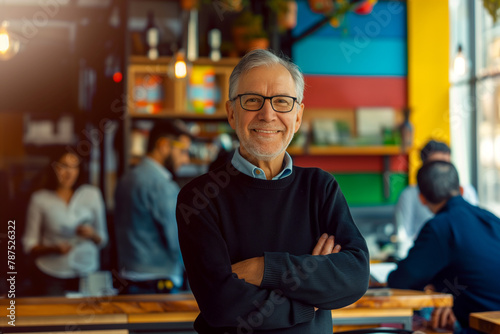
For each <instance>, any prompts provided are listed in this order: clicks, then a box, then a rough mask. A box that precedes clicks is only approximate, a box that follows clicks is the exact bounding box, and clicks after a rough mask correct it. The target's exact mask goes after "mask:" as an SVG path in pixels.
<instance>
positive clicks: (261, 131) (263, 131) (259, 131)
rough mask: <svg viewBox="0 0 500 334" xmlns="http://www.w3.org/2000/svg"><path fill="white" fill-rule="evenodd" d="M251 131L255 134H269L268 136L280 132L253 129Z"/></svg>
mask: <svg viewBox="0 0 500 334" xmlns="http://www.w3.org/2000/svg"><path fill="white" fill-rule="evenodd" d="M253 131H255V132H257V133H269V134H272V133H278V132H280V130H257V129H253Z"/></svg>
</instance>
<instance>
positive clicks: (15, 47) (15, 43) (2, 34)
mask: <svg viewBox="0 0 500 334" xmlns="http://www.w3.org/2000/svg"><path fill="white" fill-rule="evenodd" d="M7 26H8V22H7V21H3V22H2V24H1V25H0V60H9V59H10V58H12V57H14V56H15V55H16V54H17V53H18V52H19V48H20V45H21V43H20V42H19V40H17V39H15V38H12V35H11V34H9V31H8V30H7Z"/></svg>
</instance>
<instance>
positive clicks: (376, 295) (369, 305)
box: [332, 288, 453, 329]
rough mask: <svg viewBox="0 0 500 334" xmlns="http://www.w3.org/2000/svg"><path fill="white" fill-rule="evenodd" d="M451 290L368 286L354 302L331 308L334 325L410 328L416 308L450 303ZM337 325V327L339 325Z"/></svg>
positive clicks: (451, 299) (447, 305) (442, 305)
mask: <svg viewBox="0 0 500 334" xmlns="http://www.w3.org/2000/svg"><path fill="white" fill-rule="evenodd" d="M451 306H453V296H452V295H450V294H443V293H436V292H423V291H414V290H399V289H385V288H384V289H370V290H368V291H367V293H366V294H365V295H364V296H363V297H362V298H361V299H360V300H358V301H357V302H355V303H354V304H351V305H349V306H347V307H344V308H342V309H338V310H333V311H332V318H333V324H334V326H337V325H339V326H344V325H372V326H376V325H380V324H387V323H399V324H402V325H403V328H405V329H411V327H412V317H413V312H414V311H415V310H419V309H422V308H425V307H451ZM338 329H340V328H338Z"/></svg>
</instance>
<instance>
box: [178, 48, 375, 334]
mask: <svg viewBox="0 0 500 334" xmlns="http://www.w3.org/2000/svg"><path fill="white" fill-rule="evenodd" d="M303 90H304V79H303V76H302V74H301V73H300V70H299V69H298V67H297V66H296V65H294V64H293V63H291V62H289V61H287V60H284V59H282V58H280V57H277V56H276V55H274V54H273V53H271V52H269V51H265V50H255V51H252V52H250V53H248V54H247V55H246V56H244V57H243V58H242V59H241V61H240V62H239V64H238V65H237V66H236V67H235V69H234V70H233V73H232V74H231V77H230V88H229V98H230V100H229V101H227V103H226V110H227V116H228V121H229V124H230V125H231V127H232V128H233V129H235V130H236V134H237V135H238V138H239V140H240V148H239V149H237V150H236V151H235V153H234V156H233V158H232V160H231V161H230V162H229V163H227V164H225V165H224V166H221V167H219V168H217V169H215V170H214V171H212V172H210V173H208V174H205V175H202V176H200V177H198V178H196V179H194V180H193V181H191V182H190V183H189V184H187V185H186V186H185V187H184V188H183V189H182V190H181V192H180V194H179V197H178V202H177V223H178V228H179V241H180V245H181V251H182V255H183V258H184V263H185V266H186V271H187V274H188V278H189V282H190V285H191V289H192V291H193V294H194V296H195V298H196V300H197V302H198V305H199V307H200V310H201V313H200V315H199V316H198V318H197V319H196V321H195V325H194V327H195V329H196V330H197V331H198V332H199V333H301V334H302V333H315V334H317V333H331V332H332V317H331V311H330V310H331V309H335V308H340V307H343V306H346V305H349V304H351V303H353V302H354V301H356V300H357V299H359V298H360V297H361V296H362V295H363V294H364V293H365V291H366V289H367V287H368V276H369V266H368V262H369V256H368V250H367V247H366V243H365V240H364V239H363V237H362V235H361V234H360V232H359V231H358V229H357V227H356V225H355V224H354V222H353V220H352V217H351V214H350V211H349V208H348V206H347V203H346V200H345V198H344V195H343V194H342V192H341V190H340V187H339V185H338V183H337V181H336V180H335V179H334V177H333V176H332V175H331V174H329V173H326V172H324V171H322V170H320V169H317V168H299V167H296V166H293V164H292V159H291V157H290V156H289V155H288V153H286V151H285V150H286V148H287V147H288V145H289V143H290V141H291V140H292V137H293V135H294V133H296V132H297V130H298V129H299V126H300V124H301V121H302V113H303V110H304V104H302V98H303Z"/></svg>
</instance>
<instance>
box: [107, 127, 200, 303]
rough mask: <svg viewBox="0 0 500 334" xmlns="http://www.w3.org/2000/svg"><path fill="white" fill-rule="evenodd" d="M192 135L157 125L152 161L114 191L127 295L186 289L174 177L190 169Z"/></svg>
mask: <svg viewBox="0 0 500 334" xmlns="http://www.w3.org/2000/svg"><path fill="white" fill-rule="evenodd" d="M190 145H191V134H190V133H189V132H188V131H187V129H185V128H184V124H183V123H181V122H172V121H160V120H157V121H156V122H155V125H154V127H153V129H152V130H151V131H150V134H149V140H148V145H147V152H148V153H147V155H146V156H145V157H144V158H143V159H142V161H141V162H140V163H139V164H138V165H137V166H136V167H134V168H133V169H131V170H129V171H128V172H127V173H126V174H125V175H123V177H122V178H121V180H120V182H119V183H118V186H117V187H116V191H115V203H116V205H115V226H116V228H115V231H116V243H117V251H118V252H117V253H118V268H119V271H120V276H121V277H122V278H123V279H124V280H125V281H126V283H125V284H124V286H119V287H117V288H118V290H119V292H120V293H122V294H141V293H144V294H148V293H174V292H177V291H178V290H179V289H180V288H181V287H182V286H183V274H184V264H183V262H182V256H181V251H180V248H179V240H178V238H177V222H176V220H175V205H176V202H177V195H178V193H179V186H178V185H177V183H176V182H175V181H174V180H173V174H174V173H175V172H176V171H177V170H178V169H179V168H180V167H181V166H183V165H185V164H187V163H189V161H190V159H189V147H190Z"/></svg>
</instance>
